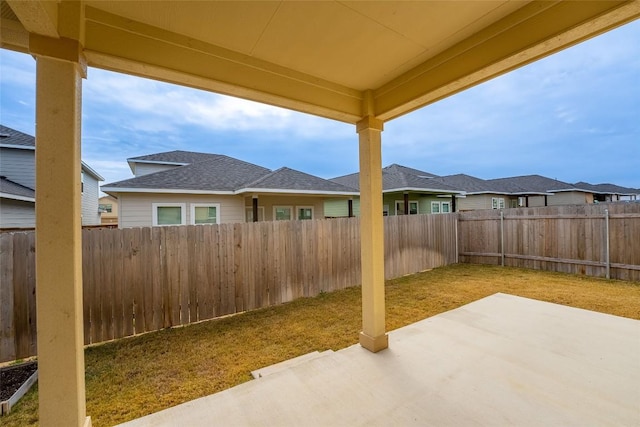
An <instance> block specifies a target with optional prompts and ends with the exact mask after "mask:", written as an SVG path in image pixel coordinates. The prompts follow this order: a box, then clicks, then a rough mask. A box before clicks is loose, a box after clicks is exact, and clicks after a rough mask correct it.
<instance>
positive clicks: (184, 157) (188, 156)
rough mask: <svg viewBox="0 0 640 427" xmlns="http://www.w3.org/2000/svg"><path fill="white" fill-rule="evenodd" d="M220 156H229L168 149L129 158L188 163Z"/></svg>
mask: <svg viewBox="0 0 640 427" xmlns="http://www.w3.org/2000/svg"><path fill="white" fill-rule="evenodd" d="M220 157H227V156H223V155H221V154H211V153H197V152H194V151H181V150H175V151H167V152H164V153H155V154H147V155H144V156H138V157H131V158H129V159H127V161H128V162H139V161H141V162H154V163H156V162H157V163H163V162H167V163H178V164H184V165H188V164H191V163H197V162H202V161H205V160H211V159H217V158H220Z"/></svg>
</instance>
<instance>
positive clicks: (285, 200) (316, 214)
mask: <svg viewBox="0 0 640 427" xmlns="http://www.w3.org/2000/svg"><path fill="white" fill-rule="evenodd" d="M324 201H325V197H322V196H320V197H319V196H300V195H295V196H293V195H292V196H289V195H274V196H265V195H260V196H259V197H258V208H264V218H263V220H264V221H273V220H274V219H275V218H274V211H273V209H274V207H275V206H290V207H292V208H293V209H294V218H295V212H296V211H297V207H303V206H304V207H313V219H322V218H324ZM344 205H345V209H346V206H347V200H346V199H345V200H344ZM244 207H245V213H244V217H243V220H242V221H245V220H246V218H247V211H251V209H252V208H253V197H251V196H249V197H245V198H244ZM345 216H346V215H345Z"/></svg>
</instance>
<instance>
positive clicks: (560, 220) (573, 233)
mask: <svg viewBox="0 0 640 427" xmlns="http://www.w3.org/2000/svg"><path fill="white" fill-rule="evenodd" d="M459 215H460V216H459V226H458V227H459V231H458V236H459V250H460V254H459V255H460V262H468V263H479V264H495V265H508V266H515V267H524V268H533V269H537V270H549V271H560V272H565V273H574V274H585V275H588V276H596V277H610V278H613V279H622V280H632V281H640V203H612V204H597V205H579V206H556V207H545V208H521V209H506V210H504V211H498V210H488V211H473V212H464V213H461V214H459Z"/></svg>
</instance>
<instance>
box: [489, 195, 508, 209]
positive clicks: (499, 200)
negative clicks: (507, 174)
mask: <svg viewBox="0 0 640 427" xmlns="http://www.w3.org/2000/svg"><path fill="white" fill-rule="evenodd" d="M504 206H505V205H504V198H503V197H492V198H491V209H504Z"/></svg>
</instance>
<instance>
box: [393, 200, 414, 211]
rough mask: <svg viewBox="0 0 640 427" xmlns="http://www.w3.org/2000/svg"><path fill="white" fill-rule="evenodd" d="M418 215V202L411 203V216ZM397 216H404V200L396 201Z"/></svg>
mask: <svg viewBox="0 0 640 427" xmlns="http://www.w3.org/2000/svg"><path fill="white" fill-rule="evenodd" d="M417 213H418V202H416V201H409V215H416V214H417ZM396 215H404V200H397V201H396Z"/></svg>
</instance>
